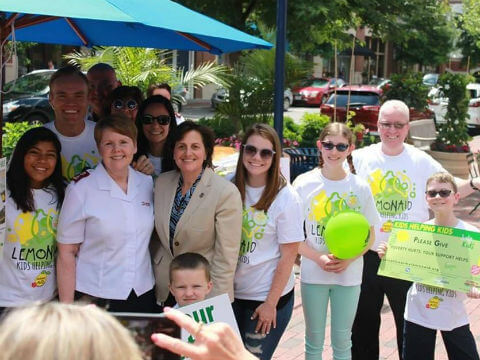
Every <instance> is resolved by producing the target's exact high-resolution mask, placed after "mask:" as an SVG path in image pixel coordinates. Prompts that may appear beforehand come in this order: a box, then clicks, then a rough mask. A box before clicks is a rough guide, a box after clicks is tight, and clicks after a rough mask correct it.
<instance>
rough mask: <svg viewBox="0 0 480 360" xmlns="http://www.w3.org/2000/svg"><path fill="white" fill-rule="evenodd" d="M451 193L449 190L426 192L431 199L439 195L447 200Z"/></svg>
mask: <svg viewBox="0 0 480 360" xmlns="http://www.w3.org/2000/svg"><path fill="white" fill-rule="evenodd" d="M451 193H452V190H447V189H444V190H439V191H436V190H428V191H425V194H427V196H428V197H430V198H436V197H437V195H440V197H442V198H447V197H449V196H450V194H451Z"/></svg>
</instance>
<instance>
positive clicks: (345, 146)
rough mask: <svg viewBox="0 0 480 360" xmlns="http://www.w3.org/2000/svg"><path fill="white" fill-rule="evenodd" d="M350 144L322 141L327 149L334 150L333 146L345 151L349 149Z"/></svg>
mask: <svg viewBox="0 0 480 360" xmlns="http://www.w3.org/2000/svg"><path fill="white" fill-rule="evenodd" d="M349 146H350V145H348V144H344V143H338V144H334V143H332V142H326V141H322V147H323V148H324V149H325V150H332V149H333V148H337V151H340V152H344V151H346V150H347V149H348V147H349Z"/></svg>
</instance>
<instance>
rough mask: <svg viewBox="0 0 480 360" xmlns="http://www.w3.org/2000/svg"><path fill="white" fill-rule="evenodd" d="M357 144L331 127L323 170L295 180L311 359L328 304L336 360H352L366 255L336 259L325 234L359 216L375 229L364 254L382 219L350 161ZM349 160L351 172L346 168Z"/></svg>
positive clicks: (323, 144) (339, 127) (324, 141)
mask: <svg viewBox="0 0 480 360" xmlns="http://www.w3.org/2000/svg"><path fill="white" fill-rule="evenodd" d="M354 141H355V137H354V135H353V133H352V131H351V130H350V129H349V128H348V127H347V126H346V125H345V124H342V123H330V124H328V125H327V126H326V127H325V129H324V130H323V131H322V133H321V134H320V138H319V140H318V141H317V147H318V149H319V150H320V153H321V155H320V159H319V167H318V168H316V169H313V170H311V171H309V172H307V173H305V174H302V175H300V176H299V177H297V179H296V180H295V182H294V185H293V186H294V188H295V189H296V190H297V191H298V194H299V195H300V197H301V199H302V200H303V202H304V215H305V232H306V241H305V242H304V243H302V244H301V245H300V247H299V253H300V254H301V255H302V265H301V291H302V304H303V311H304V315H305V327H306V330H305V359H307V360H312V359H316V360H317V359H321V358H322V352H323V343H324V340H325V324H326V318H327V306H328V303H329V301H330V309H331V341H332V348H333V358H334V359H351V346H352V343H351V339H350V338H351V329H352V324H353V320H354V318H355V313H356V310H357V304H358V299H359V296H360V284H361V282H362V268H363V258H362V255H363V253H362V254H360V255H358V256H357V257H355V258H353V259H338V258H336V257H335V256H334V255H333V254H331V253H330V252H329V250H328V248H327V246H326V245H325V239H324V231H325V225H326V224H327V222H328V220H329V219H330V218H331V217H332V216H334V215H336V214H337V213H339V212H342V211H356V212H360V213H362V214H363V215H365V217H366V218H367V220H368V221H369V223H370V225H371V226H370V238H369V242H368V245H367V246H366V248H365V250H364V252H366V251H367V250H368V249H369V248H370V246H371V244H373V239H374V231H373V226H374V225H375V224H377V223H378V222H379V221H380V219H379V215H378V213H377V210H376V208H375V203H374V201H373V196H372V193H371V191H370V187H369V186H368V184H367V183H366V182H365V181H364V180H362V179H360V178H359V177H358V176H357V175H355V168H354V167H353V163H352V158H351V152H352V151H353V149H354V148H355V145H354ZM345 160H347V162H348V164H349V167H350V171H348V170H347V169H345V167H344V162H345ZM345 240H346V241H348V239H345Z"/></svg>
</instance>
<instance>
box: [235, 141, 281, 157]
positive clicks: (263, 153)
mask: <svg viewBox="0 0 480 360" xmlns="http://www.w3.org/2000/svg"><path fill="white" fill-rule="evenodd" d="M243 151H244V153H245V155H248V156H251V157H254V156H255V155H256V154H257V152H259V153H260V157H261V158H262V159H263V160H267V159H271V158H272V157H273V155H274V154H275V151H273V150H270V149H257V148H256V147H255V146H253V145H248V144H244V145H243Z"/></svg>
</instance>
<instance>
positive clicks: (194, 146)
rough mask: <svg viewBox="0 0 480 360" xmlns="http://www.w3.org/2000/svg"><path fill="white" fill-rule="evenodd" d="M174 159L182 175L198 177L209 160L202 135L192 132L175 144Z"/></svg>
mask: <svg viewBox="0 0 480 360" xmlns="http://www.w3.org/2000/svg"><path fill="white" fill-rule="evenodd" d="M173 159H174V160H175V164H176V165H177V167H178V168H179V169H180V172H181V173H182V174H184V175H185V174H189V175H191V176H194V177H196V176H198V175H199V174H200V172H201V171H202V167H203V162H204V161H205V160H206V159H207V154H206V151H205V145H203V139H202V135H200V133H199V132H198V131H195V130H191V131H189V132H187V133H185V135H184V136H183V138H182V139H180V140H178V141H177V142H176V143H175V147H174V149H173Z"/></svg>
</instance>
